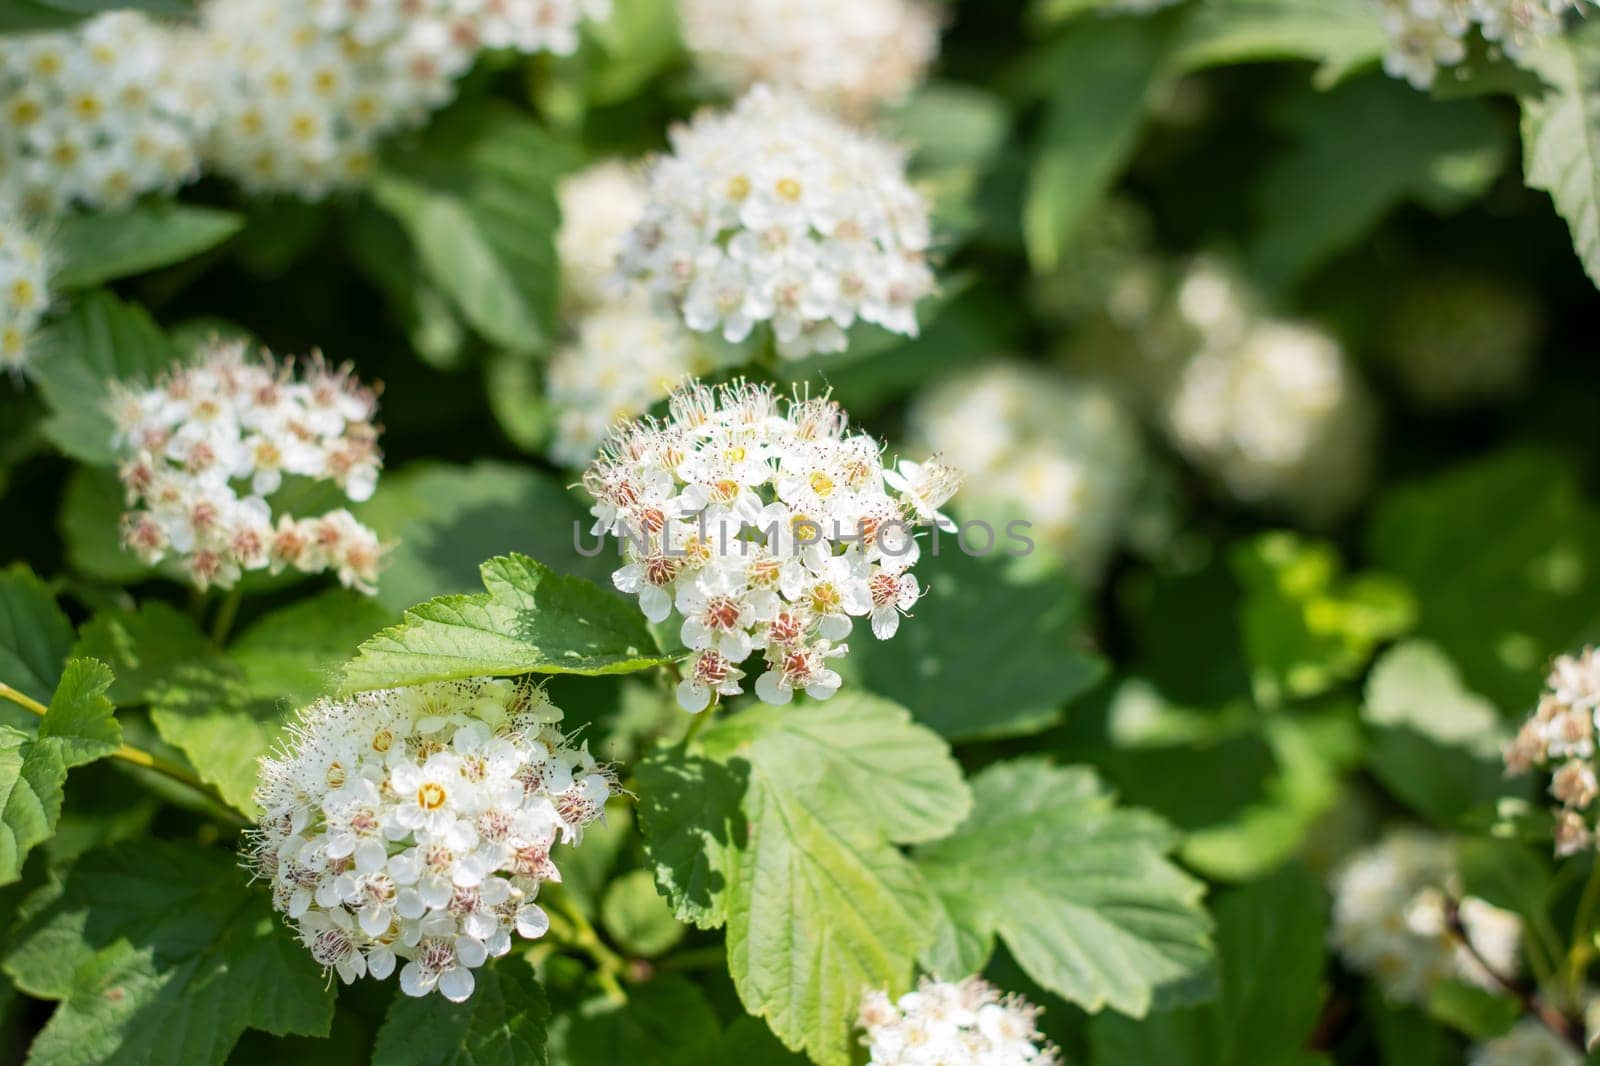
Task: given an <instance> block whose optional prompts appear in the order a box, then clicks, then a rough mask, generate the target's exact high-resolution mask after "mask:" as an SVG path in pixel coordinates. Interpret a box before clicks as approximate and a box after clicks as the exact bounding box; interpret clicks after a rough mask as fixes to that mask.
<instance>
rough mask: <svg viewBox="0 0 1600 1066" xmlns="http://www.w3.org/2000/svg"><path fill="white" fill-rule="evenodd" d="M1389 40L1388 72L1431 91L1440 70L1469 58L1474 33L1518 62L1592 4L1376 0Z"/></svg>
mask: <svg viewBox="0 0 1600 1066" xmlns="http://www.w3.org/2000/svg"><path fill="white" fill-rule="evenodd" d="M1374 2H1375V3H1376V4H1377V5H1378V17H1379V20H1380V21H1381V22H1382V23H1383V29H1384V32H1385V33H1386V34H1388V36H1389V51H1388V52H1387V53H1386V54H1385V55H1384V57H1383V69H1384V72H1385V73H1387V74H1388V75H1389V76H1390V77H1391V78H1404V79H1405V80H1406V81H1408V82H1410V83H1411V84H1412V85H1413V86H1415V87H1416V88H1418V89H1427V88H1428V87H1429V86H1431V85H1432V84H1433V81H1434V78H1435V77H1437V76H1438V73H1439V68H1440V67H1453V66H1455V65H1456V64H1457V63H1460V62H1461V61H1462V60H1463V59H1465V58H1466V57H1467V38H1468V36H1469V34H1471V32H1472V30H1473V29H1474V28H1476V29H1477V31H1478V33H1479V35H1480V36H1482V38H1483V39H1484V40H1485V41H1488V42H1489V43H1490V44H1493V45H1496V46H1498V47H1499V48H1500V50H1501V51H1503V52H1505V54H1506V55H1508V56H1510V57H1512V58H1513V59H1516V58H1519V57H1521V56H1522V55H1523V54H1524V53H1526V52H1527V50H1528V49H1529V48H1530V47H1532V46H1533V45H1535V44H1537V43H1538V42H1539V41H1541V40H1543V39H1545V38H1547V37H1553V36H1555V35H1556V34H1558V33H1560V32H1561V24H1562V20H1563V19H1564V18H1565V17H1566V15H1567V13H1568V12H1570V11H1579V10H1582V9H1584V8H1586V7H1590V6H1592V5H1591V3H1590V0H1374Z"/></svg>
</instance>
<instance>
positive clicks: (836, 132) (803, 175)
mask: <svg viewBox="0 0 1600 1066" xmlns="http://www.w3.org/2000/svg"><path fill="white" fill-rule="evenodd" d="M671 139H672V153H671V154H670V155H666V156H663V157H662V158H660V159H658V160H656V161H655V162H654V163H653V164H652V166H651V167H650V170H649V173H648V175H647V181H648V194H647V204H646V207H645V211H644V216H643V218H641V219H640V220H639V223H638V225H636V226H635V227H634V228H633V230H632V232H631V233H629V235H628V237H627V239H626V242H625V245H624V248H623V253H622V257H621V262H620V266H621V271H622V273H623V275H624V276H625V277H628V278H630V279H634V280H637V281H640V282H643V283H644V284H645V286H646V287H647V288H648V289H649V290H650V291H651V292H652V293H654V294H655V295H656V296H657V297H658V298H659V299H662V300H664V301H665V302H666V303H667V305H668V306H671V307H672V308H674V309H675V310H676V311H677V312H678V313H680V314H681V315H682V316H683V319H684V321H685V322H687V323H688V325H689V327H690V328H691V329H693V330H696V331H697V332H701V333H706V332H711V331H713V330H720V332H721V333H722V336H723V337H724V339H726V340H727V341H729V342H731V343H739V342H741V341H743V340H744V339H745V338H747V337H748V336H749V335H750V333H751V331H752V330H753V329H754V328H755V327H756V326H757V325H758V324H761V323H770V325H771V327H772V331H773V333H774V335H775V336H776V338H777V345H778V351H779V353H780V354H782V355H784V356H785V357H789V358H800V357H802V356H805V355H808V354H811V353H813V352H839V351H843V350H844V348H845V344H846V334H845V331H846V330H848V329H849V328H850V327H851V326H852V325H854V324H855V323H856V322H857V321H865V322H871V323H876V324H877V325H879V326H882V327H883V328H884V329H887V330H890V331H892V332H894V333H900V334H905V335H907V336H915V335H916V333H917V318H916V311H915V308H916V303H917V301H918V300H920V299H921V298H922V297H924V296H926V295H928V294H929V293H930V292H932V291H933V287H934V279H933V272H932V271H931V270H930V269H929V267H928V263H927V251H928V245H929V242H930V239H931V236H930V226H929V221H928V206H927V203H926V201H925V200H924V199H923V198H922V196H921V195H920V194H919V193H918V192H917V191H916V190H914V189H913V188H912V187H911V185H910V184H909V183H908V182H907V180H906V176H905V157H904V154H903V153H902V152H901V151H900V150H899V149H897V148H895V147H894V146H892V145H890V144H888V143H887V142H885V141H882V140H880V139H878V138H876V137H874V136H872V135H870V134H867V133H863V132H860V131H858V130H856V129H853V128H851V127H850V126H848V125H845V124H844V123H842V122H840V121H838V120H836V119H833V118H830V117H828V116H827V115H825V114H823V113H821V112H819V111H817V110H816V109H814V108H813V107H812V106H811V105H810V104H808V103H806V102H805V101H804V100H803V99H802V98H801V97H799V96H797V95H794V94H792V93H789V92H784V91H776V90H772V89H769V88H767V87H766V86H757V87H756V88H754V89H752V90H751V91H750V92H749V93H747V94H746V95H745V96H744V97H743V98H742V99H741V100H740V101H739V102H738V103H737V104H736V105H735V106H734V108H733V110H732V111H730V112H728V113H725V114H716V115H710V114H708V115H702V116H700V117H699V118H696V119H695V120H694V121H693V122H691V123H689V124H687V125H682V126H678V127H676V128H675V129H674V130H673V131H672V135H671Z"/></svg>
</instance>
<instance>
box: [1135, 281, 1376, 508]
mask: <svg viewBox="0 0 1600 1066" xmlns="http://www.w3.org/2000/svg"><path fill="white" fill-rule="evenodd" d="M1175 306H1176V310H1177V313H1178V315H1179V316H1180V317H1181V318H1182V320H1183V322H1184V323H1185V324H1186V325H1187V326H1188V327H1189V329H1190V330H1191V331H1192V333H1193V335H1194V336H1195V337H1196V338H1197V341H1196V343H1195V346H1194V347H1193V348H1192V349H1191V354H1190V355H1189V356H1188V358H1187V359H1186V360H1184V361H1183V362H1182V364H1181V367H1180V368H1179V369H1177V370H1176V373H1175V375H1174V376H1173V377H1172V378H1171V380H1170V385H1169V387H1168V388H1167V391H1166V396H1165V399H1164V401H1163V404H1162V406H1163V418H1162V421H1163V424H1164V426H1165V428H1166V430H1167V433H1168V435H1169V437H1170V438H1171V440H1172V443H1173V445H1174V447H1176V448H1177V450H1178V451H1179V452H1181V453H1182V454H1183V455H1184V457H1185V458H1187V459H1188V460H1189V461H1190V462H1192V463H1193V464H1194V465H1195V466H1196V467H1198V468H1200V469H1201V470H1202V471H1204V472H1205V473H1206V474H1208V475H1209V476H1211V477H1212V478H1214V479H1215V480H1216V481H1218V482H1220V483H1221V484H1222V486H1223V487H1224V488H1225V489H1226V490H1227V491H1228V492H1229V493H1230V494H1231V495H1232V496H1234V497H1235V498H1237V499H1239V500H1241V501H1244V502H1246V503H1256V504H1265V505H1269V506H1273V507H1277V508H1280V509H1283V510H1287V511H1289V512H1290V513H1292V514H1294V515H1295V516H1296V517H1298V518H1301V519H1303V520H1305V521H1307V522H1311V523H1313V524H1317V523H1324V522H1328V521H1331V520H1333V519H1335V518H1337V517H1339V516H1340V515H1341V514H1343V513H1344V512H1345V511H1346V510H1348V509H1349V507H1350V506H1351V505H1353V504H1354V503H1355V502H1356V501H1357V500H1358V499H1359V497H1360V495H1361V493H1362V492H1363V491H1364V490H1365V488H1366V485H1367V481H1368V478H1369V476H1370V473H1371V470H1370V466H1371V459H1372V455H1371V453H1372V444H1373V432H1374V428H1375V420H1374V416H1373V412H1372V409H1371V402H1370V398H1369V397H1368V395H1367V392H1366V390H1365V388H1364V387H1363V385H1362V382H1361V380H1360V378H1359V377H1358V376H1357V375H1356V373H1355V370H1354V368H1353V367H1352V366H1351V365H1350V362H1349V360H1348V359H1347V358H1346V356H1345V353H1344V350H1343V348H1342V347H1341V346H1340V345H1339V342H1338V341H1337V340H1336V339H1335V338H1334V337H1333V336H1331V335H1330V334H1328V333H1325V332H1323V331H1322V330H1320V329H1316V328H1314V327H1312V326H1308V325H1303V324H1300V323H1294V322H1285V321H1282V320H1279V319H1275V318H1272V317H1270V316H1268V315H1266V314H1264V313H1262V312H1261V311H1260V310H1259V309H1257V308H1256V307H1255V306H1254V300H1253V298H1252V294H1251V293H1249V292H1248V290H1246V289H1245V288H1244V286H1243V285H1242V284H1240V283H1239V281H1238V280H1237V279H1235V278H1233V277H1232V276H1230V275H1229V274H1227V273H1226V272H1224V271H1222V270H1220V269H1218V268H1216V267H1214V266H1212V265H1210V264H1207V263H1204V262H1202V263H1199V264H1197V265H1196V266H1195V267H1194V268H1193V269H1191V271H1190V272H1189V274H1188V275H1187V276H1186V277H1185V278H1184V279H1183V281H1182V282H1181V284H1180V285H1179V286H1178V289H1177V295H1176V301H1175Z"/></svg>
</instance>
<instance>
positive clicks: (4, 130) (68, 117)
mask: <svg viewBox="0 0 1600 1066" xmlns="http://www.w3.org/2000/svg"><path fill="white" fill-rule="evenodd" d="M173 39H174V34H173V31H172V30H170V29H168V28H167V27H165V26H162V25H160V24H158V23H156V22H153V21H151V20H150V19H148V18H146V17H145V16H143V15H139V14H135V13H132V12H110V13H107V14H102V15H97V16H95V17H94V18H92V19H89V20H88V21H87V22H85V23H83V24H82V25H80V26H76V27H74V28H72V29H70V30H66V31H63V32H59V33H39V34H20V35H9V36H4V37H0V200H7V201H10V202H12V203H15V204H17V205H18V206H20V207H21V208H22V209H23V210H25V211H27V212H29V213H33V214H55V213H59V212H61V211H64V210H66V209H67V208H69V207H71V206H74V205H81V206H83V207H87V208H91V209H95V210H99V209H105V208H118V207H124V206H126V205H128V204H129V203H132V202H133V200H134V199H136V198H137V197H139V196H140V195H142V194H144V193H147V192H152V191H169V192H170V191H171V190H173V189H175V188H177V187H178V186H179V185H180V184H182V183H183V182H186V181H188V180H190V179H191V178H193V177H194V176H195V175H196V173H197V172H198V169H199V161H198V159H197V157H196V153H195V135H196V125H195V121H194V118H193V116H192V112H191V109H190V108H189V107H188V100H187V97H186V93H185V91H184V86H183V81H182V78H181V76H180V71H179V68H178V67H177V66H176V65H175V64H174V63H173V62H172V61H171V57H172V41H173Z"/></svg>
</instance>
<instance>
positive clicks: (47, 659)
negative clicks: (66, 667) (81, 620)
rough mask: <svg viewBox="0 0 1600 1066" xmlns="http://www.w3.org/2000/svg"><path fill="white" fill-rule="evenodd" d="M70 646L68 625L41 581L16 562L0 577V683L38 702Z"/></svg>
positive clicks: (47, 691) (49, 689)
mask: <svg viewBox="0 0 1600 1066" xmlns="http://www.w3.org/2000/svg"><path fill="white" fill-rule="evenodd" d="M71 647H72V623H71V622H68V621H67V616H66V615H65V614H63V613H62V611H61V608H59V607H57V606H56V598H55V597H54V596H53V595H51V593H50V590H49V589H48V588H46V587H45V584H44V582H43V581H40V580H39V579H38V578H37V577H34V576H33V572H32V571H31V570H29V569H28V568H27V567H26V566H23V565H22V564H21V563H13V564H12V565H11V567H10V568H9V569H7V570H5V571H3V572H0V682H4V683H5V684H7V685H10V686H11V687H12V688H14V689H16V690H17V691H18V692H20V693H22V694H23V695H24V696H27V697H28V698H29V699H34V700H38V701H40V702H41V703H42V702H44V701H45V700H47V699H49V698H50V693H51V692H54V691H55V687H56V680H57V679H58V678H59V677H60V676H61V667H62V665H63V664H65V663H66V661H67V652H68V650H70V649H71ZM0 703H4V701H0Z"/></svg>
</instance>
